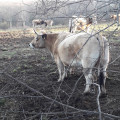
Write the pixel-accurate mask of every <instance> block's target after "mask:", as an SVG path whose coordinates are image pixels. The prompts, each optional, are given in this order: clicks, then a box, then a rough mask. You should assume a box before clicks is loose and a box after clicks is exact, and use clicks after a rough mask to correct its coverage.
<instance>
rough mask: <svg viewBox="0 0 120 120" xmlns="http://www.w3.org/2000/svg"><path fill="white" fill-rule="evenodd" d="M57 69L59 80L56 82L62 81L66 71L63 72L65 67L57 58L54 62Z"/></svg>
mask: <svg viewBox="0 0 120 120" xmlns="http://www.w3.org/2000/svg"><path fill="white" fill-rule="evenodd" d="M55 62H56V64H57V67H58V72H59V79H58V82H60V81H63V80H64V78H65V75H66V70H65V66H64V65H63V63H62V62H61V60H60V59H59V57H57V59H56V60H55Z"/></svg>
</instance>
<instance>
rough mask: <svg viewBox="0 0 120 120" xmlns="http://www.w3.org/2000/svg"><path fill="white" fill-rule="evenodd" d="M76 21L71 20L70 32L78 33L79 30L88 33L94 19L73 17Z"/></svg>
mask: <svg viewBox="0 0 120 120" xmlns="http://www.w3.org/2000/svg"><path fill="white" fill-rule="evenodd" d="M73 18H74V19H71V20H70V21H69V32H72V33H74V32H76V31H77V30H82V31H87V30H88V27H89V26H90V25H91V24H92V21H93V20H92V18H90V17H87V18H85V17H79V18H78V17H76V18H75V17H73Z"/></svg>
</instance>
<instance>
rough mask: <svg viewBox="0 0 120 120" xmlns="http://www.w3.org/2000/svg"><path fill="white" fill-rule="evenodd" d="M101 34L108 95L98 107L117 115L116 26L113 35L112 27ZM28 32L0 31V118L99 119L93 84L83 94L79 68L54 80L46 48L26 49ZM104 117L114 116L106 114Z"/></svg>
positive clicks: (119, 52) (119, 38)
mask: <svg viewBox="0 0 120 120" xmlns="http://www.w3.org/2000/svg"><path fill="white" fill-rule="evenodd" d="M101 27H103V26H101ZM114 29H115V28H114ZM61 30H62V29H61ZM65 30H67V29H65ZM56 31H58V30H56ZM56 31H55V32H56ZM103 35H105V36H106V37H107V38H108V39H109V42H110V64H109V67H108V70H107V73H108V78H107V82H106V89H107V94H108V95H107V97H105V98H101V99H100V106H101V111H102V112H103V113H108V114H112V115H115V116H119V117H120V71H119V70H120V59H119V58H120V30H117V31H116V32H115V33H114V34H113V28H112V29H109V30H106V31H104V32H103ZM33 36H34V35H33V32H32V31H31V30H25V31H4V32H3V31H1V32H0V119H1V120H98V119H99V117H98V116H99V115H98V113H96V112H95V111H97V112H98V106H97V102H96V97H97V88H96V87H95V86H94V87H93V92H94V94H93V95H88V96H86V95H83V91H84V88H85V79H84V77H83V76H82V72H81V70H76V71H75V74H73V75H70V74H68V77H67V78H66V79H65V80H64V81H63V82H62V83H58V82H57V79H58V71H57V67H56V64H55V62H54V60H53V59H52V57H51V55H50V54H49V52H48V51H47V50H46V49H41V50H37V49H34V50H33V49H30V48H29V45H28V44H29V43H30V41H31V40H32V39H33ZM74 88H75V89H74ZM80 110H86V111H87V112H84V111H82V112H81V111H80ZM89 111H92V112H91V113H90V112H89ZM93 111H94V112H95V113H94V114H93ZM104 120H118V118H112V117H111V116H109V117H108V116H107V117H106V118H105V117H104Z"/></svg>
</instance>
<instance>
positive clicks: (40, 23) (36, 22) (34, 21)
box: [32, 19, 47, 27]
mask: <svg viewBox="0 0 120 120" xmlns="http://www.w3.org/2000/svg"><path fill="white" fill-rule="evenodd" d="M32 24H33V27H36V26H38V25H43V24H44V25H45V26H47V23H46V22H45V21H43V20H41V19H35V20H33V21H32Z"/></svg>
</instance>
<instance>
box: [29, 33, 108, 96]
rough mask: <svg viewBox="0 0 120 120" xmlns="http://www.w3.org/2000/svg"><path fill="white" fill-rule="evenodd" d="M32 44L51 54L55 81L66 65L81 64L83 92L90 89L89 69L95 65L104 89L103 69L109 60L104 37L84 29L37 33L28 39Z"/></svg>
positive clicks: (90, 70)
mask: <svg viewBox="0 0 120 120" xmlns="http://www.w3.org/2000/svg"><path fill="white" fill-rule="evenodd" d="M30 46H31V47H32V48H39V49H41V48H47V49H48V50H49V51H50V53H51V54H52V55H53V57H54V59H55V62H56V64H57V67H58V71H59V79H58V81H63V80H64V78H65V76H66V75H67V73H66V67H67V66H72V67H82V68H83V74H84V76H85V79H86V87H85V91H84V93H89V92H90V86H91V84H92V82H93V80H94V77H93V70H94V68H97V69H99V80H100V82H99V84H100V87H101V92H102V93H103V94H105V93H106V89H105V81H106V69H107V66H108V63H109V43H108V41H107V40H106V38H104V37H102V36H100V35H95V36H91V35H89V34H87V33H85V32H82V33H79V34H73V33H50V34H46V33H44V32H43V33H41V34H39V35H38V34H37V33H36V37H35V38H34V39H33V40H32V41H31V43H30Z"/></svg>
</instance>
